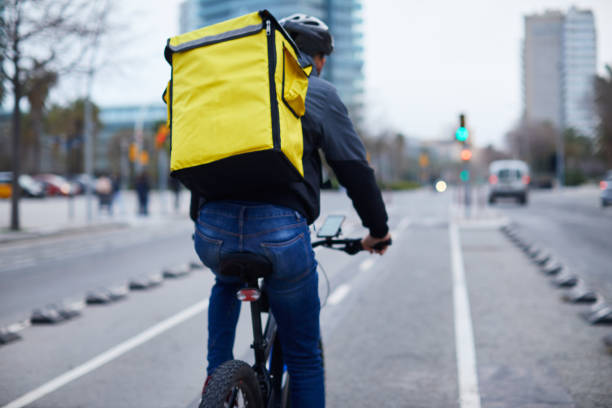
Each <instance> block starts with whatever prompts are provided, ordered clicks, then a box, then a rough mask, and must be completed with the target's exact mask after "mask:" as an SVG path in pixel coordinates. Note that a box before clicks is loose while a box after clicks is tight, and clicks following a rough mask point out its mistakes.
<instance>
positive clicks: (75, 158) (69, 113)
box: [44, 99, 102, 174]
mask: <svg viewBox="0 0 612 408" xmlns="http://www.w3.org/2000/svg"><path fill="white" fill-rule="evenodd" d="M84 111H85V100H84V99H77V100H76V101H74V102H72V103H71V104H69V105H68V106H59V105H53V106H52V107H51V108H50V109H49V112H48V114H47V115H46V119H45V126H44V130H45V131H46V133H48V134H50V135H53V136H55V137H57V139H58V140H59V141H60V142H61V144H62V145H63V146H65V151H66V155H65V156H64V157H62V158H61V159H60V160H61V161H62V162H63V163H65V165H64V171H65V172H66V173H68V174H76V173H82V172H83V170H84V163H83V142H84V140H83V133H84V132H85V123H84V119H83V117H84ZM99 112H100V110H99V109H98V107H97V106H95V105H94V106H93V109H92V116H93V135H94V138H95V135H96V134H97V131H98V130H99V129H100V128H101V126H102V125H101V123H100V121H99V119H98V114H99Z"/></svg>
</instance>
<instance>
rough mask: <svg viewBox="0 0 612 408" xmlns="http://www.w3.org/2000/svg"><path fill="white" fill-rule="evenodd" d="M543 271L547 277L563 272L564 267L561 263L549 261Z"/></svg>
mask: <svg viewBox="0 0 612 408" xmlns="http://www.w3.org/2000/svg"><path fill="white" fill-rule="evenodd" d="M542 270H543V271H544V273H545V274H546V275H557V274H558V273H559V272H561V271H562V270H563V265H562V264H561V262H559V261H554V262H552V261H549V262H548V263H547V264H546V265H544V267H543V268H542Z"/></svg>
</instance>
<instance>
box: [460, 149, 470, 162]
mask: <svg viewBox="0 0 612 408" xmlns="http://www.w3.org/2000/svg"><path fill="white" fill-rule="evenodd" d="M471 158H472V151H471V150H470V149H467V148H466V149H462V150H461V160H463V161H468V160H470V159H471Z"/></svg>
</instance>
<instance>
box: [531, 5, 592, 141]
mask: <svg viewBox="0 0 612 408" xmlns="http://www.w3.org/2000/svg"><path fill="white" fill-rule="evenodd" d="M596 73H597V52H596V35H595V22H594V18H593V13H592V12H591V11H589V10H579V9H576V8H574V7H572V8H571V9H570V10H569V11H568V12H567V14H563V13H561V12H559V11H547V12H545V13H543V14H536V15H530V16H526V17H525V38H524V43H523V103H524V116H525V118H526V119H527V120H536V121H549V122H551V123H552V124H553V125H555V126H556V127H557V128H558V129H561V130H562V129H567V128H574V129H576V130H577V131H579V132H580V133H582V134H584V135H588V136H592V135H593V134H594V129H595V123H596V118H595V114H594V111H593V105H592V98H593V78H594V76H595V75H596Z"/></svg>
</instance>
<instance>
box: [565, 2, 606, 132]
mask: <svg viewBox="0 0 612 408" xmlns="http://www.w3.org/2000/svg"><path fill="white" fill-rule="evenodd" d="M562 43H563V49H562V57H561V58H562V59H561V67H562V71H561V80H562V95H563V101H564V103H563V112H562V118H563V125H564V127H565V128H568V127H572V128H575V129H577V130H579V131H580V132H582V133H583V134H585V135H592V134H594V131H595V123H596V117H595V112H594V110H593V92H594V91H593V79H594V76H595V75H596V73H597V48H596V34H595V22H594V19H593V13H592V12H591V11H587V10H578V9H576V8H573V7H572V8H571V9H570V10H569V12H568V13H567V15H566V16H565V22H564V25H563V41H562Z"/></svg>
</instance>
